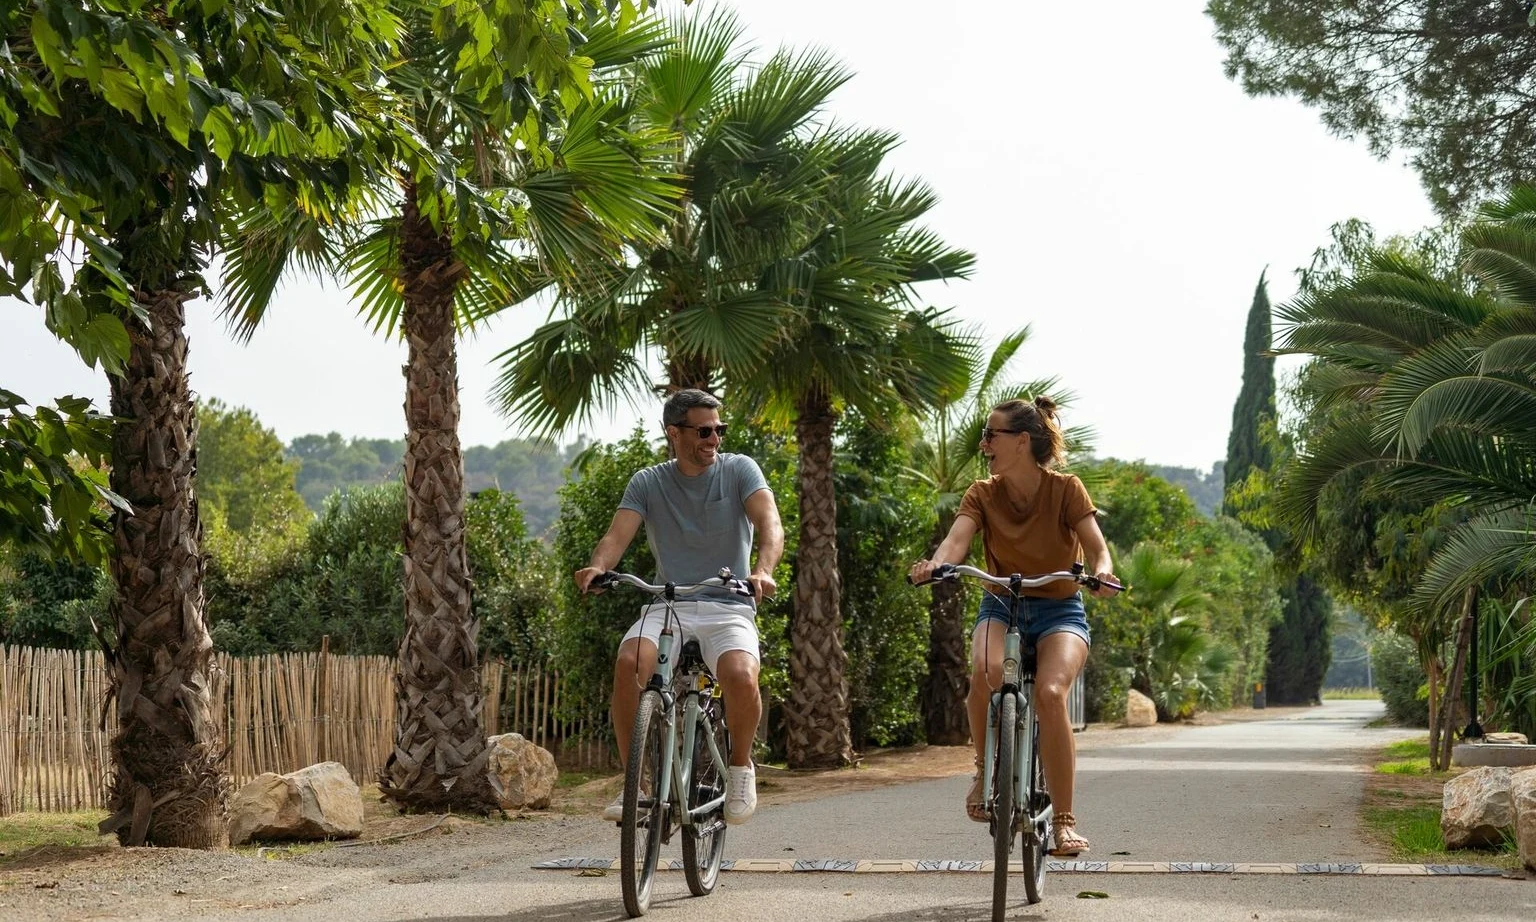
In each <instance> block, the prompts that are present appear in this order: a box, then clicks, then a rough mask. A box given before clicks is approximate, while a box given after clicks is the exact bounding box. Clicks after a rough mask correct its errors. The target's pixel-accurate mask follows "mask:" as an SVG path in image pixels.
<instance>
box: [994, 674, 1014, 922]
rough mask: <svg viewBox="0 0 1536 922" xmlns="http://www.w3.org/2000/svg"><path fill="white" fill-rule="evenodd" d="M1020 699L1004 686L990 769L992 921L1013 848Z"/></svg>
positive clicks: (997, 916) (998, 913)
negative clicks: (1014, 777) (993, 760)
mask: <svg viewBox="0 0 1536 922" xmlns="http://www.w3.org/2000/svg"><path fill="white" fill-rule="evenodd" d="M1018 723H1019V701H1018V698H1016V697H1015V696H1014V693H1013V691H1012V690H1010V689H1006V688H1005V689H1003V693H1002V695H1001V696H999V698H998V705H997V750H996V752H995V754H994V758H995V762H994V766H993V769H992V789H993V796H992V922H1003V917H1004V915H1006V913H1007V911H1008V856H1009V854H1010V853H1011V852H1012V851H1013V828H1014V823H1013V812H1014V797H1013V795H1014V789H1013V756H1014V753H1015V752H1016V751H1017V748H1016V747H1017V746H1018V737H1017V730H1018Z"/></svg>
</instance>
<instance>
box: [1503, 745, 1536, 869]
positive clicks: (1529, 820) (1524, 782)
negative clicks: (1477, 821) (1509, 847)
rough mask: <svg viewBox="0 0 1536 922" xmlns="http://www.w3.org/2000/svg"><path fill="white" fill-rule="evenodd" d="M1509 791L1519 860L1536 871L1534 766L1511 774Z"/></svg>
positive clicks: (1535, 769) (1535, 780) (1535, 770)
mask: <svg viewBox="0 0 1536 922" xmlns="http://www.w3.org/2000/svg"><path fill="white" fill-rule="evenodd" d="M1509 793H1510V799H1511V800H1513V801H1514V802H1515V844H1516V846H1517V847H1518V848H1519V850H1520V860H1521V861H1522V862H1524V864H1525V866H1526V867H1528V868H1530V869H1531V870H1533V871H1536V768H1527V769H1522V770H1521V771H1517V772H1515V773H1514V774H1513V775H1511V776H1510V779H1509Z"/></svg>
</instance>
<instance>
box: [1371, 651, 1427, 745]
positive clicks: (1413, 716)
mask: <svg viewBox="0 0 1536 922" xmlns="http://www.w3.org/2000/svg"><path fill="white" fill-rule="evenodd" d="M1371 669H1372V670H1373V671H1374V672H1375V679H1376V687H1377V688H1379V689H1380V690H1381V700H1382V701H1383V702H1385V703H1386V705H1387V716H1389V717H1391V718H1392V720H1393V721H1395V722H1397V723H1400V724H1403V725H1404V726H1409V727H1427V726H1429V700H1428V698H1427V696H1421V695H1420V693H1419V692H1420V689H1421V688H1423V686H1424V667H1423V666H1422V665H1420V663H1419V652H1418V648H1417V647H1415V646H1414V643H1413V641H1411V640H1409V639H1408V638H1406V637H1403V636H1402V635H1400V634H1394V633H1392V632H1390V631H1385V632H1383V633H1382V634H1380V635H1379V636H1378V637H1377V638H1376V643H1375V644H1374V645H1373V646H1372V647H1371Z"/></svg>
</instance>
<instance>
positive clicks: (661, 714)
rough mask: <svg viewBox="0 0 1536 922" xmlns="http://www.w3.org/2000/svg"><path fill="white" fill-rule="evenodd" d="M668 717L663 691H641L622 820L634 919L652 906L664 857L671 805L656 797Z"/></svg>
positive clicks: (628, 902) (623, 878) (627, 896)
mask: <svg viewBox="0 0 1536 922" xmlns="http://www.w3.org/2000/svg"><path fill="white" fill-rule="evenodd" d="M666 720H667V709H666V705H665V703H664V702H663V701H662V699H661V693H660V692H658V691H656V690H655V689H646V690H645V691H644V692H641V694H640V706H639V707H638V708H637V709H636V710H635V726H634V732H633V735H631V736H630V738H629V759H628V761H627V762H626V763H625V767H624V818H623V819H622V820H621V821H620V823H619V825H620V832H619V879H620V882H621V884H622V886H623V890H624V911H625V912H627V913H629V915H630V918H638V917H640V916H643V915H645V911H646V910H647V909H649V908H650V905H651V884H652V883H653V882H654V881H655V878H656V862H657V860H658V859H659V857H660V855H661V834H662V831H663V828H664V826H665V825H666V822H667V819H666V814H667V805H666V804H664V803H662V802H661V798H660V797H658V796H657V795H658V794H659V792H660V791H661V783H660V781H661V772H662V768H663V754H664V753H663V748H664V747H665V746H666V738H667V736H666V730H667V727H666ZM642 792H649V796H647V797H641V796H640V795H641V793H642Z"/></svg>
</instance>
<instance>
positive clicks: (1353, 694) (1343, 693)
mask: <svg viewBox="0 0 1536 922" xmlns="http://www.w3.org/2000/svg"><path fill="white" fill-rule="evenodd" d="M1380 697H1381V692H1380V691H1379V690H1377V689H1374V688H1325V689H1323V700H1324V701H1375V700H1377V699H1379V698H1380Z"/></svg>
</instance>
